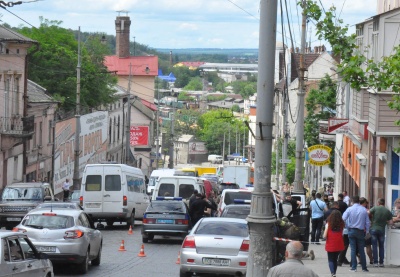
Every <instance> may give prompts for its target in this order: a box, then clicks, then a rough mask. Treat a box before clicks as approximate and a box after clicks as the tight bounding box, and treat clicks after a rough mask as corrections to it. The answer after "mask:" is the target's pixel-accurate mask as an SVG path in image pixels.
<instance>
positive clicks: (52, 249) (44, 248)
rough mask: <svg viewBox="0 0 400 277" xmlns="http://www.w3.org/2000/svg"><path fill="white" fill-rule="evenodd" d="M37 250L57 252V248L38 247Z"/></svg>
mask: <svg viewBox="0 0 400 277" xmlns="http://www.w3.org/2000/svg"><path fill="white" fill-rule="evenodd" d="M36 249H37V250H38V251H40V252H56V247H55V246H37V247H36Z"/></svg>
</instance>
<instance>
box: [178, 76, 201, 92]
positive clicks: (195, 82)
mask: <svg viewBox="0 0 400 277" xmlns="http://www.w3.org/2000/svg"><path fill="white" fill-rule="evenodd" d="M183 89H185V90H203V82H202V80H201V78H200V77H193V78H191V79H190V81H189V83H188V84H187V85H186V86H185V87H184V88H183Z"/></svg>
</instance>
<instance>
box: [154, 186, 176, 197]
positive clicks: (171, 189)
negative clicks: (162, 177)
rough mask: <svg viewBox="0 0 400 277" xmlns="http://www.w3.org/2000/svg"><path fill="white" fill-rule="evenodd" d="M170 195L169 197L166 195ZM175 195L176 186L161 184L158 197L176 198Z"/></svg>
mask: <svg viewBox="0 0 400 277" xmlns="http://www.w3.org/2000/svg"><path fill="white" fill-rule="evenodd" d="M166 194H168V195H166ZM174 195H175V185H174V184H167V183H164V184H161V185H160V188H159V190H158V196H174Z"/></svg>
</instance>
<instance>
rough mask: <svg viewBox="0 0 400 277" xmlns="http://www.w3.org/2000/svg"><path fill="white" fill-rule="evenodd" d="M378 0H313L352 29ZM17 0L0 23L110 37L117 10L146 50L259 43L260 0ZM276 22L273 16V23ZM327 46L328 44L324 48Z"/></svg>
mask: <svg viewBox="0 0 400 277" xmlns="http://www.w3.org/2000/svg"><path fill="white" fill-rule="evenodd" d="M261 1H264V0H261ZM286 1H287V5H288V8H289V18H290V21H291V29H292V31H293V37H294V41H295V44H296V46H300V26H299V24H300V23H301V22H300V21H301V18H300V17H301V10H300V8H299V7H296V3H297V2H298V0H286ZM377 1H378V0H317V2H318V3H322V5H323V7H324V8H325V9H326V10H327V9H328V8H329V7H330V6H332V4H334V5H335V6H336V7H337V14H339V15H340V18H342V19H343V20H344V23H345V24H349V25H350V31H351V32H352V33H354V32H355V27H354V24H356V23H360V22H363V21H364V20H365V19H367V18H370V17H371V16H373V15H375V14H376V5H377ZM6 2H11V1H6ZM22 2H23V3H22V4H21V5H15V6H13V7H7V10H3V9H0V23H8V24H10V25H11V26H13V27H18V26H20V25H24V26H28V27H29V26H30V25H32V26H35V27H38V26H39V25H40V20H39V18H40V17H43V18H44V19H47V20H59V21H62V24H61V25H60V26H61V27H63V28H68V29H69V28H70V29H74V30H77V29H78V27H81V31H82V32H101V33H106V34H110V35H115V19H116V17H117V16H118V15H119V14H120V15H121V16H126V15H128V16H129V17H130V19H131V22H132V23H131V29H130V40H131V41H133V40H135V41H136V42H139V43H141V44H144V45H147V46H149V47H151V48H166V49H180V48H258V44H259V36H258V33H259V28H260V23H259V18H260V14H259V8H260V0H118V1H116V0H37V1H35V0H23V1H22ZM283 3H284V2H283ZM279 5H280V2H279V1H278V6H279ZM118 11H124V12H118ZM278 14H280V12H279V11H278ZM298 15H299V16H300V17H298ZM280 20H281V19H280V16H278V22H280ZM284 20H285V24H284V26H286V27H285V28H287V26H288V25H287V21H286V17H285V19H284ZM310 26H311V27H310V28H309V29H308V32H307V42H309V41H311V46H312V47H313V46H317V45H320V44H324V42H321V41H319V40H318V39H317V38H316V37H315V26H314V25H313V24H312V23H311V24H310ZM277 29H278V33H277V40H279V41H282V33H281V32H280V30H281V25H280V23H278V25H277ZM285 33H286V32H285ZM285 36H286V37H288V36H287V35H285ZM134 37H135V38H134ZM285 39H287V38H285ZM326 46H327V45H326ZM327 49H328V50H329V49H330V47H329V46H327Z"/></svg>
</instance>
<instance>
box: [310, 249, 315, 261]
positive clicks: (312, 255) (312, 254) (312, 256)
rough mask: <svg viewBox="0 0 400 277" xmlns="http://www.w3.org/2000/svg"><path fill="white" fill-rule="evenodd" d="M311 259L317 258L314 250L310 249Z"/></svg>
mask: <svg viewBox="0 0 400 277" xmlns="http://www.w3.org/2000/svg"><path fill="white" fill-rule="evenodd" d="M310 259H311V260H314V259H315V254H314V250H310Z"/></svg>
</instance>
